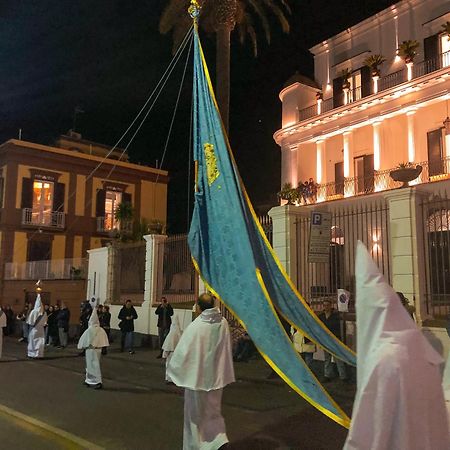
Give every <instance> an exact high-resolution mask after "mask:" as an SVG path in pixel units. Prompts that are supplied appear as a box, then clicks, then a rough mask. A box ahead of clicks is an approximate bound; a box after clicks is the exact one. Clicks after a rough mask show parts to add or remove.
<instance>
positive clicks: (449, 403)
mask: <svg viewBox="0 0 450 450" xmlns="http://www.w3.org/2000/svg"><path fill="white" fill-rule="evenodd" d="M442 388H443V390H444V398H445V405H446V407H447V417H448V423H449V430H450V353H449V354H448V356H447V363H446V364H445V370H444V376H443V378H442Z"/></svg>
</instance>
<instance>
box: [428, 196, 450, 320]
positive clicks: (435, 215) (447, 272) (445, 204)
mask: <svg viewBox="0 0 450 450" xmlns="http://www.w3.org/2000/svg"><path fill="white" fill-rule="evenodd" d="M421 207H422V208H421V209H422V230H423V239H422V240H423V245H424V253H423V254H424V255H425V258H424V260H425V300H426V306H427V313H428V314H429V315H430V316H432V317H433V318H444V317H446V316H448V315H449V314H450V199H449V198H448V194H447V193H443V194H441V195H440V196H436V197H434V198H432V199H424V200H423V202H422V204H421Z"/></svg>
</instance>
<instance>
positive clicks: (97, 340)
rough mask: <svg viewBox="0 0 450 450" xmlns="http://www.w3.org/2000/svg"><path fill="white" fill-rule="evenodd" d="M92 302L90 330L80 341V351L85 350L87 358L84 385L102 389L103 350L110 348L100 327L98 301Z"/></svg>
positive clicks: (104, 332) (106, 336) (88, 329)
mask: <svg viewBox="0 0 450 450" xmlns="http://www.w3.org/2000/svg"><path fill="white" fill-rule="evenodd" d="M93 300H94V301H93V302H92V301H91V306H92V314H91V317H90V318H89V322H88V328H87V330H86V331H85V332H84V333H83V334H82V335H81V337H80V340H79V341H78V349H79V350H85V358H86V378H85V380H84V384H85V385H86V386H88V387H90V386H93V387H94V389H101V388H102V386H103V381H102V371H101V367H100V359H101V357H102V348H104V347H108V346H109V341H108V335H107V334H106V331H105V330H104V329H103V328H101V327H100V321H99V319H98V314H97V307H96V301H95V299H93Z"/></svg>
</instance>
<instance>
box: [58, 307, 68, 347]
mask: <svg viewBox="0 0 450 450" xmlns="http://www.w3.org/2000/svg"><path fill="white" fill-rule="evenodd" d="M69 322H70V311H69V309H68V308H67V306H66V305H65V304H64V302H62V303H61V309H60V310H59V313H58V333H59V348H66V347H67V341H68V338H69Z"/></svg>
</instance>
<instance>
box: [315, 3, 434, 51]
mask: <svg viewBox="0 0 450 450" xmlns="http://www.w3.org/2000/svg"><path fill="white" fill-rule="evenodd" d="M423 3H426V0H403V1H400V2H398V3H395V4H393V5H391V6H389V7H387V8H386V9H383V10H382V11H380V12H378V13H376V14H374V15H373V16H370V17H368V18H367V19H364V20H363V21H361V22H359V23H357V24H355V25H353V26H351V27H350V28H347V29H346V30H344V31H341V32H340V33H338V34H336V35H334V36H331V37H329V38H328V39H325V40H323V41H322V42H320V43H318V44H316V45H314V46H313V47H311V48H310V49H309V51H310V52H311V53H312V54H313V55H314V56H319V55H321V54H322V53H325V52H326V50H327V49H329V48H330V47H335V46H337V45H340V44H342V43H343V42H346V41H348V40H350V39H351V38H352V37H353V38H355V36H357V35H359V34H362V33H365V32H367V31H369V30H371V29H373V26H374V23H373V22H374V21H375V20H376V21H377V22H378V24H379V25H382V24H384V23H386V22H388V21H389V20H392V19H393V18H394V16H396V15H397V16H400V15H402V14H405V13H407V12H408V11H409V10H410V9H411V8H414V7H417V6H419V5H421V4H423Z"/></svg>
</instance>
